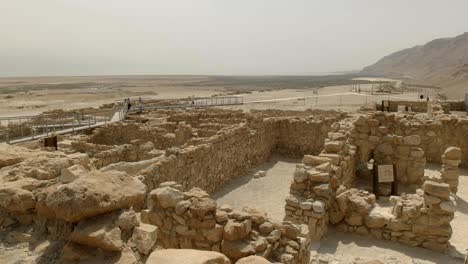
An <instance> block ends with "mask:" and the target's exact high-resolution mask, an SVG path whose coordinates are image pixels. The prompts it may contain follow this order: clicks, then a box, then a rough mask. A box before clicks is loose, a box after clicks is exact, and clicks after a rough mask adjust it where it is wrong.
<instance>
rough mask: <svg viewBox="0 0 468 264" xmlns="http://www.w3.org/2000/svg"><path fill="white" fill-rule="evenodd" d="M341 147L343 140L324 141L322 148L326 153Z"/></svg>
mask: <svg viewBox="0 0 468 264" xmlns="http://www.w3.org/2000/svg"><path fill="white" fill-rule="evenodd" d="M342 147H343V141H325V143H324V149H325V151H326V152H327V153H338V152H339V151H341V148H342Z"/></svg>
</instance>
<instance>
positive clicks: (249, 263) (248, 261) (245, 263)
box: [236, 256, 271, 264]
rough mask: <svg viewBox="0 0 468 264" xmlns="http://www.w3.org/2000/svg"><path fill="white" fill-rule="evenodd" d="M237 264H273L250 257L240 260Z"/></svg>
mask: <svg viewBox="0 0 468 264" xmlns="http://www.w3.org/2000/svg"><path fill="white" fill-rule="evenodd" d="M236 264H271V262H270V261H268V260H266V259H265V258H262V257H259V256H249V257H245V258H241V259H239V260H238V261H237V262H236Z"/></svg>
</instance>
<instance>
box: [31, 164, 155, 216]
mask: <svg viewBox="0 0 468 264" xmlns="http://www.w3.org/2000/svg"><path fill="white" fill-rule="evenodd" d="M145 194H146V186H145V185H144V184H143V183H142V182H141V181H139V180H137V179H135V178H132V177H130V176H128V175H126V174H124V173H121V172H117V171H108V172H105V173H103V172H99V171H93V172H90V173H88V174H87V175H85V176H82V177H80V178H78V179H77V180H74V181H73V182H71V183H68V184H64V185H61V186H59V187H58V188H57V186H51V187H50V188H48V189H46V190H44V192H43V193H42V194H41V195H40V196H39V199H38V202H37V210H38V212H39V213H40V214H42V215H44V216H46V217H51V218H60V219H63V220H66V221H69V222H78V221H79V220H81V219H85V218H90V217H93V216H96V215H100V214H103V213H107V212H111V211H114V210H117V209H122V208H128V207H131V206H132V205H134V204H138V203H142V202H143V200H144V198H145Z"/></svg>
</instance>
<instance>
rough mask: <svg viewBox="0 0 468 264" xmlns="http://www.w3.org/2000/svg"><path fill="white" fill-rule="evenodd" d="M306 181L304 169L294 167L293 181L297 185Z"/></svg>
mask: <svg viewBox="0 0 468 264" xmlns="http://www.w3.org/2000/svg"><path fill="white" fill-rule="evenodd" d="M306 179H307V173H306V171H305V169H304V167H302V166H301V167H296V170H295V171H294V181H295V182H297V183H301V182H304V181H305V180H306Z"/></svg>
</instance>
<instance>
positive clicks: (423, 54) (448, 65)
mask: <svg viewBox="0 0 468 264" xmlns="http://www.w3.org/2000/svg"><path fill="white" fill-rule="evenodd" d="M361 74H362V75H373V76H386V77H409V78H414V79H417V80H423V81H427V82H430V83H432V84H435V85H439V86H442V87H447V88H450V87H465V84H468V32H466V33H464V34H462V35H459V36H457V37H454V38H441V39H435V40H433V41H430V42H428V43H427V44H425V45H420V46H415V47H413V48H409V49H404V50H401V51H398V52H395V53H393V54H390V55H388V56H385V57H384V58H382V59H381V60H379V61H378V62H376V63H375V64H373V65H370V66H368V67H365V68H364V69H363V70H362V71H361ZM466 88H468V86H466Z"/></svg>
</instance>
